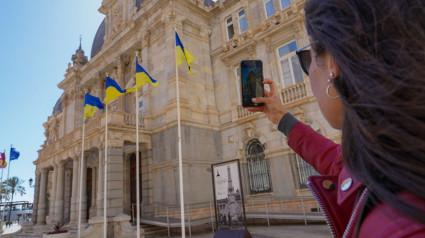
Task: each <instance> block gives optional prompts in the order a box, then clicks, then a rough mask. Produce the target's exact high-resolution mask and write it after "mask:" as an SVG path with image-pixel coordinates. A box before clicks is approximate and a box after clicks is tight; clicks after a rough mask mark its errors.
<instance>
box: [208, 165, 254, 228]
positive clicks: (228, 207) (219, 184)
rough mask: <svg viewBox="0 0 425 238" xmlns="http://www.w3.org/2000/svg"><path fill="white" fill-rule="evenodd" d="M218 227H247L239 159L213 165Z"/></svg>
mask: <svg viewBox="0 0 425 238" xmlns="http://www.w3.org/2000/svg"><path fill="white" fill-rule="evenodd" d="M211 171H212V172H213V173H212V181H213V191H214V206H215V220H216V229H217V230H221V229H233V228H238V227H245V228H246V217H245V206H244V199H243V191H242V180H241V173H240V165H239V160H238V159H236V160H230V161H226V162H222V163H217V164H212V165H211Z"/></svg>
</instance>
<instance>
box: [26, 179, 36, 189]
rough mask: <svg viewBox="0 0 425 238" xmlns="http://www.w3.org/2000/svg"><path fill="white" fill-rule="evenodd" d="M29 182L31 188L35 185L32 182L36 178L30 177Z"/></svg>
mask: <svg viewBox="0 0 425 238" xmlns="http://www.w3.org/2000/svg"><path fill="white" fill-rule="evenodd" d="M28 182H29V183H30V188H33V187H35V185H32V182H34V180H33V179H32V178H30V179H29V180H28Z"/></svg>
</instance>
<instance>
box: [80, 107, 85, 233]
mask: <svg viewBox="0 0 425 238" xmlns="http://www.w3.org/2000/svg"><path fill="white" fill-rule="evenodd" d="M85 121H86V120H84V115H83V136H82V137H83V138H82V142H81V161H80V187H79V189H78V190H79V199H78V238H80V237H81V203H82V199H83V164H84V134H85V131H86V123H85Z"/></svg>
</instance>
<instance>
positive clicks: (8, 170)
mask: <svg viewBox="0 0 425 238" xmlns="http://www.w3.org/2000/svg"><path fill="white" fill-rule="evenodd" d="M12 147H13V145H10V150H12ZM10 156H11V155H10V153H9V166H8V168H7V180H6V183H7V184H6V194H8V193H9V190H8V188H9V172H10V165H11V164H10ZM3 216H4V210H3ZM9 220H10V217H9Z"/></svg>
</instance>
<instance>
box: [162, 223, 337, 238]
mask: <svg viewBox="0 0 425 238" xmlns="http://www.w3.org/2000/svg"><path fill="white" fill-rule="evenodd" d="M248 231H249V232H250V233H251V235H252V237H253V238H331V237H332V235H331V233H330V232H329V228H328V226H327V225H307V226H304V225H274V226H269V227H267V226H248ZM186 232H187V231H186ZM186 234H187V233H186ZM166 237H167V236H160V238H166ZM177 237H180V236H172V238H177ZM186 237H189V235H186ZM213 237H214V234H213V233H212V232H210V233H204V234H194V235H192V238H213Z"/></svg>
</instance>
